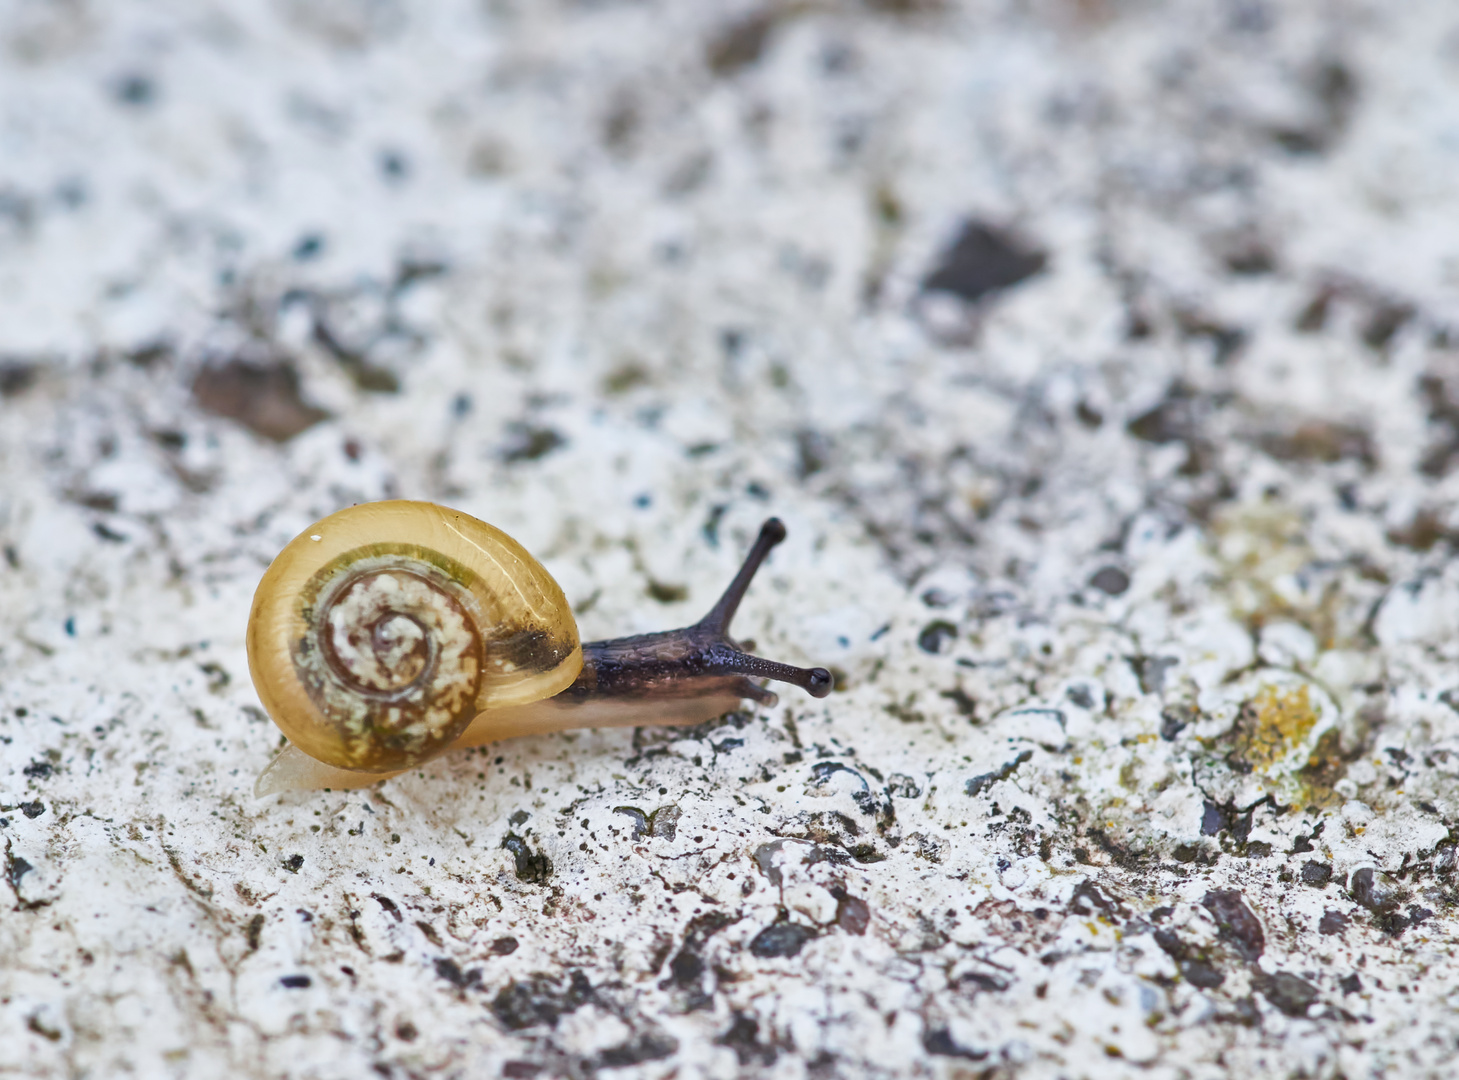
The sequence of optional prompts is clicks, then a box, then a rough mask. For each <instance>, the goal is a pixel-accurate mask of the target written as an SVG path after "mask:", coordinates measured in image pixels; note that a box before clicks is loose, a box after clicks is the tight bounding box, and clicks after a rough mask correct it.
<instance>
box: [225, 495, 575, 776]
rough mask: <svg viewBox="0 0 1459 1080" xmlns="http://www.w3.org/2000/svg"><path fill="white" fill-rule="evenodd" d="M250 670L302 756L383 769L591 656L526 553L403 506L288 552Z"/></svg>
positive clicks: (491, 534)
mask: <svg viewBox="0 0 1459 1080" xmlns="http://www.w3.org/2000/svg"><path fill="white" fill-rule="evenodd" d="M248 666H249V670H250V672H251V674H252V675H253V682H254V686H255V687H256V688H257V690H258V695H259V697H260V698H261V699H262V701H263V705H264V707H265V708H266V709H267V710H268V712H269V715H270V716H272V717H273V718H274V720H275V722H276V723H277V724H278V725H279V727H280V728H281V729H282V730H283V732H284V734H285V735H287V736H288V738H289V740H290V742H292V743H293V744H294V745H295V746H296V747H298V748H299V749H300V750H302V751H303V752H304V753H305V754H307V755H309V756H310V757H312V758H314V759H316V760H318V761H321V762H324V763H327V764H329V765H333V766H336V767H338V768H341V769H348V770H352V771H355V772H363V773H385V772H398V771H399V770H401V769H404V768H410V767H412V766H414V765H417V764H419V763H421V762H423V761H426V760H428V759H430V758H432V757H434V756H435V755H437V754H439V753H441V752H442V751H444V750H445V749H446V748H447V747H449V746H450V745H451V744H452V743H453V742H454V741H455V740H456V739H457V737H458V736H460V735H461V733H462V732H463V731H465V730H466V728H467V727H468V726H470V724H471V722H472V720H474V719H475V718H476V717H477V716H478V715H480V714H481V713H483V712H486V711H488V710H495V709H503V708H508V707H511V706H518V705H525V704H528V703H530V702H534V701H539V700H541V699H543V698H549V697H552V696H553V695H555V694H558V693H560V692H561V691H562V690H564V689H565V688H566V687H568V686H569V685H570V684H571V683H572V682H573V680H574V679H575V678H577V675H578V672H579V671H580V670H581V669H582V666H583V653H582V647H581V644H580V642H579V640H578V632H577V625H576V623H575V622H574V620H573V615H572V609H571V608H570V607H569V606H568V602H567V598H566V597H565V596H563V593H562V589H561V588H559V587H558V584H557V582H555V581H554V580H553V579H552V576H551V575H550V574H548V572H547V571H546V570H545V569H544V568H543V566H542V564H541V563H539V562H538V561H537V560H536V559H534V558H533V557H532V556H531V555H530V554H528V552H527V551H526V549H524V548H523V547H522V546H521V545H520V544H518V543H517V542H516V541H515V540H513V539H512V538H511V537H510V536H508V535H507V534H506V533H504V532H502V531H501V530H500V529H496V528H493V527H492V526H490V525H487V524H486V523H485V522H481V521H478V520H476V519H475V518H473V517H470V516H469V515H467V514H463V513H459V512H457V511H454V510H449V509H447V508H445V507H442V506H436V505H434V504H432V503H424V502H410V501H406V500H393V501H389V502H377V503H368V504H364V505H360V506H354V507H350V508H349V509H346V510H341V511H339V512H338V513H335V514H331V515H330V516H329V517H327V518H324V519H323V520H322V521H319V522H317V523H315V524H314V525H312V526H311V527H310V528H308V529H306V530H304V532H302V533H300V534H299V535H298V536H297V537H295V538H294V539H293V540H292V541H291V542H290V543H289V545H288V546H287V547H285V548H284V550H283V551H281V552H280V553H279V555H278V557H277V558H276V559H275V560H274V561H273V564H272V565H271V566H270V567H269V568H268V571H267V572H266V573H265V574H264V576H263V580H262V581H260V582H259V586H258V591H257V592H256V593H255V594H254V598H253V611H252V615H251V617H250V619H249V628H248Z"/></svg>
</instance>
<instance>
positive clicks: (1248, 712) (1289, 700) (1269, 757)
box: [1236, 683, 1319, 773]
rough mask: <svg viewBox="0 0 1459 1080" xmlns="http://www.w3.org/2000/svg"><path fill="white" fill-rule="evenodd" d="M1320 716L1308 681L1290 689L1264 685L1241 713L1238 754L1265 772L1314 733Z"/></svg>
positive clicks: (1237, 725) (1254, 767)
mask: <svg viewBox="0 0 1459 1080" xmlns="http://www.w3.org/2000/svg"><path fill="white" fill-rule="evenodd" d="M1318 719H1319V714H1318V711H1317V710H1316V709H1315V708H1314V707H1313V704H1312V700H1311V695H1310V693H1309V690H1308V687H1307V684H1306V683H1302V684H1300V685H1298V686H1296V687H1293V688H1291V689H1288V690H1282V689H1281V688H1279V687H1276V686H1271V685H1266V686H1263V687H1261V689H1259V690H1258V691H1257V692H1256V694H1255V696H1253V697H1251V698H1249V699H1247V701H1246V702H1245V703H1244V704H1243V705H1242V706H1241V712H1240V714H1239V715H1238V716H1237V720H1236V740H1237V746H1236V756H1237V757H1238V758H1240V759H1241V760H1242V761H1243V762H1245V763H1246V764H1247V765H1249V766H1250V767H1251V768H1252V769H1253V770H1254V771H1256V772H1259V773H1265V772H1266V771H1267V770H1268V769H1270V768H1271V767H1272V766H1273V765H1276V764H1277V763H1278V762H1281V761H1283V760H1284V759H1285V758H1286V757H1287V756H1288V755H1289V754H1290V753H1291V752H1292V749H1293V747H1295V746H1297V745H1298V744H1300V743H1302V742H1303V741H1304V740H1305V739H1306V738H1307V736H1308V735H1309V734H1311V732H1312V729H1313V728H1314V727H1315V726H1316V725H1317V721H1318Z"/></svg>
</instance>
